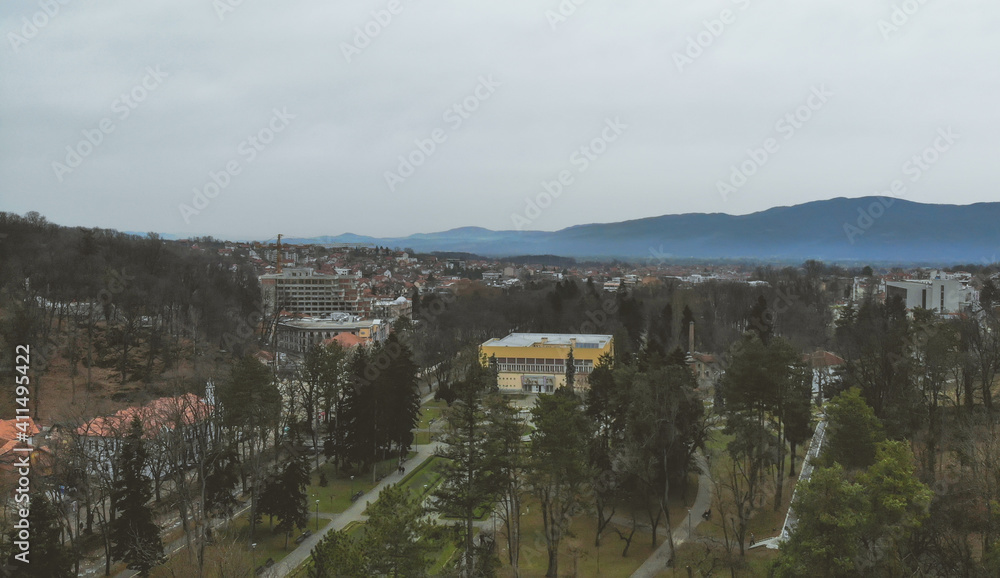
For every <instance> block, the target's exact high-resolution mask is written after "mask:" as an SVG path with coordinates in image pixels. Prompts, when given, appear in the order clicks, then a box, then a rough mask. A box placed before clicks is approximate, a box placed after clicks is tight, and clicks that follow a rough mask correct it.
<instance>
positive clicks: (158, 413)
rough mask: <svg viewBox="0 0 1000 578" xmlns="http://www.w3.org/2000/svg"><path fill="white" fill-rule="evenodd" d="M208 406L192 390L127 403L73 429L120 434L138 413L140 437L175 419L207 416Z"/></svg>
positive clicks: (170, 424) (187, 421)
mask: <svg viewBox="0 0 1000 578" xmlns="http://www.w3.org/2000/svg"><path fill="white" fill-rule="evenodd" d="M212 409H213V408H212V406H211V405H208V404H207V403H205V402H204V401H203V400H201V399H200V398H199V397H198V396H197V395H195V394H193V393H187V394H184V395H182V396H179V397H161V398H159V399H155V400H153V401H152V402H150V403H149V404H148V405H144V406H132V407H127V408H125V409H121V410H118V411H117V412H115V414H114V415H110V416H105V417H97V418H94V419H92V420H90V421H89V422H87V423H85V424H83V425H81V426H80V427H78V428H77V429H76V433H77V434H78V435H84V436H98V437H117V436H124V435H125V432H126V430H127V429H128V427H129V424H130V423H131V422H132V418H133V417H135V416H138V417H139V420H140V421H142V425H143V437H147V438H149V437H154V436H155V434H156V432H159V431H161V430H163V429H171V430H172V429H174V428H175V427H176V426H177V425H178V423H177V422H178V421H180V422H181V423H182V424H184V425H190V424H193V423H197V422H198V421H201V420H203V419H205V418H206V417H208V415H209V414H211V413H212ZM178 417H179V418H180V419H179V420H178Z"/></svg>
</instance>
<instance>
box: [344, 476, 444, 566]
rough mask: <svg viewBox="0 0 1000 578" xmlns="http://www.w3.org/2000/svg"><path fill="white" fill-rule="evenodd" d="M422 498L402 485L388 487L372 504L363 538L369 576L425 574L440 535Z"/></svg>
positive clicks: (438, 544) (363, 549) (439, 544)
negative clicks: (427, 517)
mask: <svg viewBox="0 0 1000 578" xmlns="http://www.w3.org/2000/svg"><path fill="white" fill-rule="evenodd" d="M426 515H427V511H426V510H425V509H424V507H423V505H421V502H420V499H419V498H417V497H416V496H414V495H413V494H411V493H410V491H409V490H408V489H406V488H404V487H402V486H395V485H393V486H388V487H386V488H384V489H383V490H382V491H381V492H379V495H378V499H377V500H375V502H374V503H373V504H372V505H371V506H368V522H367V523H366V524H365V535H364V537H363V538H362V539H361V546H362V547H361V550H362V551H363V552H364V553H365V557H366V558H367V560H366V562H367V563H366V570H367V575H368V576H425V575H426V574H427V570H428V569H429V568H430V566H431V563H432V561H433V558H432V555H433V553H434V552H436V551H437V550H438V548H440V546H441V543H440V538H439V535H438V531H437V528H436V526H435V525H434V524H433V522H429V521H427V520H426Z"/></svg>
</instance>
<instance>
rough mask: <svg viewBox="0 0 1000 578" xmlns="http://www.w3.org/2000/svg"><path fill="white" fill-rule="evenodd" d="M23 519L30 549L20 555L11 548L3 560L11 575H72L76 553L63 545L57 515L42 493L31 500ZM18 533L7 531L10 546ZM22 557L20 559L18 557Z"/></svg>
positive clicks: (16, 549) (54, 508)
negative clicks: (24, 519)
mask: <svg viewBox="0 0 1000 578" xmlns="http://www.w3.org/2000/svg"><path fill="white" fill-rule="evenodd" d="M29 508H30V509H29V513H28V517H27V521H28V527H29V528H30V532H31V538H30V549H29V550H28V551H27V552H25V553H22V552H21V550H20V549H18V548H13V549H12V550H11V553H10V559H9V560H8V561H7V562H8V563H9V564H10V565H11V568H12V572H11V574H10V575H11V576H18V577H20V576H25V577H27V576H33V577H36V576H37V577H42V576H44V577H46V578H48V577H50V576H51V577H52V578H71V577H72V576H76V572H75V571H74V570H73V564H74V562H75V560H76V554H75V552H74V551H73V550H72V548H70V547H67V546H64V545H63V543H62V540H61V539H60V534H61V531H60V523H59V512H58V510H57V509H56V508H57V507H56V505H55V504H53V503H52V502H51V501H49V498H48V497H47V496H46V495H45V493H44V492H35V493H34V494H33V495H32V497H31V502H30V504H29ZM17 534H18V530H17V529H13V530H11V535H10V544H14V542H15V541H18V540H19V538H18V535H17ZM19 554H20V555H22V556H25V557H24V558H23V559H22V558H20V557H18V555H19Z"/></svg>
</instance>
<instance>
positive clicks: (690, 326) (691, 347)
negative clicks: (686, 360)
mask: <svg viewBox="0 0 1000 578" xmlns="http://www.w3.org/2000/svg"><path fill="white" fill-rule="evenodd" d="M688 353H689V354H691V355H694V321H691V322H690V323H688Z"/></svg>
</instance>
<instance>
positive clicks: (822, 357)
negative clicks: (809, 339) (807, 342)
mask: <svg viewBox="0 0 1000 578" xmlns="http://www.w3.org/2000/svg"><path fill="white" fill-rule="evenodd" d="M802 361H803V362H805V363H808V364H809V365H810V366H811V367H813V368H819V367H831V366H834V365H844V364H845V363H847V361H845V360H844V358H843V357H840V356H838V355H834V354H832V353H830V352H829V351H815V352H813V353H805V354H803V355H802Z"/></svg>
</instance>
